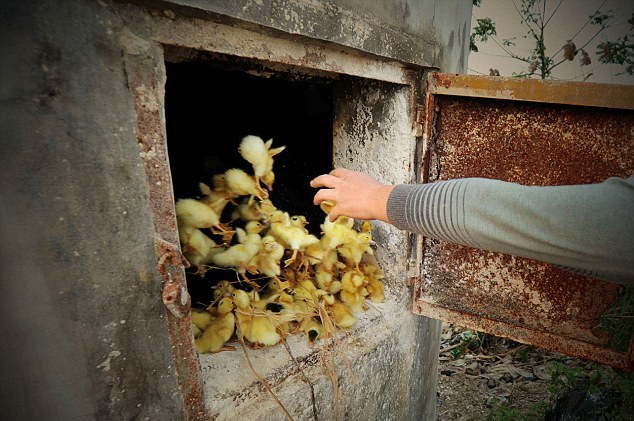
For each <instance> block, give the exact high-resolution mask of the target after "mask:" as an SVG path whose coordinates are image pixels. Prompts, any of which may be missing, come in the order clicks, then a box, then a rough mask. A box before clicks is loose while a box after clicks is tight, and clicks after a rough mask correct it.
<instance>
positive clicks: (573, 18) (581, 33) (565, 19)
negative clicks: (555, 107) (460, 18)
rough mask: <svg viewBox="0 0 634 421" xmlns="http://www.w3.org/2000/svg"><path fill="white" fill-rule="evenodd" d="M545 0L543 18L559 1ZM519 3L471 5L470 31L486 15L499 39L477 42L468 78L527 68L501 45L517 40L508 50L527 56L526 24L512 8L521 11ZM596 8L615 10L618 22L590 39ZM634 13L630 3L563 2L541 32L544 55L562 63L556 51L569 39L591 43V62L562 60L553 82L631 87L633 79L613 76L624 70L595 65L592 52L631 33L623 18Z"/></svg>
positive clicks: (497, 0) (499, 0)
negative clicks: (591, 18)
mask: <svg viewBox="0 0 634 421" xmlns="http://www.w3.org/2000/svg"><path fill="white" fill-rule="evenodd" d="M544 1H545V2H546V15H548V16H550V14H552V11H553V10H555V8H556V7H557V5H559V3H560V0H544ZM521 2H522V0H482V2H481V5H480V7H476V6H473V15H472V23H471V27H472V28H473V27H475V26H476V24H477V23H476V19H477V18H485V17H490V18H491V19H492V20H493V22H495V24H496V30H497V35H496V36H494V37H493V38H490V39H489V41H487V42H486V43H477V46H478V49H479V52H477V53H474V52H471V53H470V54H469V70H468V73H469V74H485V75H488V74H489V69H490V68H494V69H498V71H499V72H500V76H512V75H513V72H515V73H520V72H522V70H525V69H526V65H525V63H524V62H521V61H518V60H516V59H513V58H510V57H509V56H508V54H506V53H505V52H504V50H503V49H502V47H501V44H502V40H503V39H509V38H515V40H514V42H515V43H516V44H517V46H515V47H509V49H510V50H511V51H513V52H514V53H515V54H517V55H520V56H528V55H529V51H530V49H531V47H532V46H531V43H530V42H529V41H528V40H527V39H526V38H524V36H525V35H526V33H527V32H528V29H527V27H526V25H522V23H521V19H520V15H519V13H518V12H517V10H516V8H515V6H517V8H518V9H519V7H520V5H521ZM542 4H543V3H542ZM599 8H600V10H602V11H608V10H614V11H615V12H616V13H615V16H616V20H615V21H614V23H613V24H612V25H611V26H610V28H608V29H606V30H604V31H603V32H601V33H600V34H599V35H597V36H596V37H594V36H595V34H596V32H597V30H598V27H597V26H595V25H591V24H589V23H587V22H588V20H589V16H591V15H592V14H593V13H594V12H595V11H596V10H597V9H599ZM632 11H634V0H561V4H560V5H559V7H558V9H557V11H556V13H555V14H554V15H553V18H552V19H551V20H550V22H549V23H548V25H547V26H546V29H545V31H544V34H545V45H546V54H547V55H549V56H551V57H553V58H554V60H555V62H559V61H560V60H561V59H563V51H559V52H558V53H557V54H555V53H556V52H557V51H558V50H560V48H561V47H562V46H563V45H564V44H565V43H566V41H567V40H570V39H571V40H572V41H573V42H574V44H575V45H576V47H577V48H578V49H579V48H580V47H582V46H583V45H584V44H586V43H587V42H588V41H590V43H589V44H588V45H587V46H586V47H585V48H584V49H585V50H586V51H587V52H588V54H589V56H590V59H591V60H592V63H591V64H590V65H589V66H580V65H579V57H580V54H577V56H576V57H575V59H574V61H572V62H571V61H566V62H564V63H562V64H560V65H559V66H557V67H556V68H555V69H554V70H553V79H557V80H570V81H578V82H581V81H584V79H585V81H587V82H596V83H617V84H627V85H634V76H631V75H627V74H624V75H617V73H619V72H622V71H623V67H621V66H618V65H610V64H602V63H599V60H598V56H597V55H596V53H595V52H596V49H597V48H596V46H597V45H598V44H599V43H601V42H603V41H606V40H615V39H617V38H618V37H620V36H623V35H625V34H627V33H628V32H629V28H630V25H629V23H628V22H627V20H628V19H629V18H630V17H631V16H632ZM584 25H585V26H584ZM593 37H594V39H592V38H593ZM496 41H497V42H496ZM590 73H591V75H589V74H590Z"/></svg>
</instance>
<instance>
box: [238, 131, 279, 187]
mask: <svg viewBox="0 0 634 421" xmlns="http://www.w3.org/2000/svg"><path fill="white" fill-rule="evenodd" d="M272 145H273V139H269V140H268V141H266V143H265V142H264V141H263V140H262V138H260V137H258V136H253V135H248V136H245V137H243V138H242V140H241V142H240V146H239V147H238V152H239V153H240V155H242V157H243V158H244V159H245V160H246V161H247V162H249V163H250V164H251V165H252V166H253V172H254V173H255V178H256V181H257V184H258V186H259V184H260V181H262V182H263V183H264V184H265V185H266V186H267V187H268V189H269V190H273V182H274V181H275V174H274V173H273V157H274V156H275V155H277V154H279V153H280V152H282V151H283V150H284V149H285V148H286V146H280V147H277V148H271V146H272Z"/></svg>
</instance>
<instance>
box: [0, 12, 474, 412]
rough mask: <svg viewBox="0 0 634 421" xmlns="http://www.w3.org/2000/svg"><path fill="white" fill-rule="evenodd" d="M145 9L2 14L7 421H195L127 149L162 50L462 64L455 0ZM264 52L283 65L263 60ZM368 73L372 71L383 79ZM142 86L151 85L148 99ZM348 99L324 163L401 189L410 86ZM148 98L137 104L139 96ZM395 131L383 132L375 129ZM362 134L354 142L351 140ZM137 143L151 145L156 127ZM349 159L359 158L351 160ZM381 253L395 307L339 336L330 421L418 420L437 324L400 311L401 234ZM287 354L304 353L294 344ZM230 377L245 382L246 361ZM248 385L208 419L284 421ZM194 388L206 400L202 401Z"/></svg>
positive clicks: (137, 172)
mask: <svg viewBox="0 0 634 421" xmlns="http://www.w3.org/2000/svg"><path fill="white" fill-rule="evenodd" d="M150 3H151V4H152V7H151V8H150V6H147V8H146V6H143V5H141V4H140V3H139V4H132V5H130V4H129V3H119V2H114V3H113V2H86V1H80V0H77V1H71V0H69V1H64V2H55V1H48V0H40V1H29V2H20V1H17V0H11V1H8V2H5V3H4V4H3V6H2V10H1V11H0V47H1V50H2V51H3V60H2V62H1V63H0V82H1V84H0V122H1V127H3V133H2V135H0V145H1V150H2V153H1V154H0V160H1V161H0V171H1V174H0V175H1V177H0V183H1V184H0V185H1V186H2V190H1V191H2V196H3V199H2V201H0V221H1V222H0V241H2V247H1V248H0V253H1V254H0V256H1V258H2V262H3V264H2V265H0V279H1V280H2V287H3V290H2V291H3V295H2V297H3V304H2V306H0V329H1V330H0V333H2V337H3V341H2V342H1V345H0V354H1V355H0V356H1V358H0V378H2V382H3V384H2V388H1V390H0V402H2V408H3V418H5V419H10V420H13V419H15V420H23V419H24V420H26V419H29V420H30V419H48V420H57V419H59V420H73V419H98V420H102V419H103V420H111V419H150V420H177V419H187V418H188V417H189V418H194V417H195V414H192V412H191V410H190V412H188V409H187V408H189V407H188V405H186V404H185V402H184V399H189V398H190V397H189V396H183V395H184V394H185V395H187V393H188V392H189V391H188V390H183V391H182V393H181V390H180V389H179V387H180V386H182V384H180V383H179V375H178V374H177V368H179V367H182V362H181V361H175V360H174V358H175V355H176V356H182V354H179V353H174V352H172V351H173V349H174V348H173V347H174V340H173V337H171V336H170V326H172V325H170V321H169V316H168V315H167V312H166V310H165V308H164V306H163V304H162V302H161V300H160V297H161V283H162V278H161V276H160V275H159V273H158V270H157V254H156V250H155V244H154V237H155V226H154V225H153V218H154V217H155V214H154V209H153V207H152V206H151V205H150V203H149V202H148V198H149V197H150V195H151V191H152V189H153V188H155V186H149V185H148V178H147V174H146V168H144V165H145V162H144V159H146V158H145V157H144V156H142V154H140V153H139V152H140V149H139V147H140V146H139V144H138V142H142V140H143V139H140V138H139V136H140V135H141V134H140V133H139V127H142V126H143V124H145V123H147V122H145V121H144V122H139V121H137V116H138V115H140V114H139V113H140V112H143V110H141V109H140V107H141V108H143V107H145V106H147V107H148V108H149V111H148V113H149V114H151V115H153V116H154V117H153V118H154V120H153V121H155V122H159V123H161V121H162V111H161V110H162V98H161V97H160V94H161V89H162V87H161V85H160V84H161V83H164V74H163V70H164V69H163V67H162V66H163V64H162V62H160V59H161V49H160V46H159V44H158V42H170V43H172V44H174V45H178V46H186V47H188V48H200V49H207V50H210V51H217V50H219V49H222V48H227V49H230V48H231V47H230V46H228V45H226V46H223V45H218V42H219V41H218V40H223V42H224V41H226V40H227V39H231V34H229V35H226V34H228V33H229V32H231V31H230V28H231V27H232V26H233V25H235V26H236V27H242V28H246V29H249V30H251V31H255V32H256V33H257V32H258V31H260V32H261V33H262V34H264V33H267V34H269V35H270V34H273V35H275V36H281V35H284V34H286V35H288V36H285V37H282V38H283V40H282V41H283V42H286V43H289V42H290V43H291V44H292V43H293V42H295V41H296V42H297V43H298V45H299V46H303V47H305V46H309V47H310V45H311V44H310V42H311V40H315V41H316V42H317V41H318V42H322V43H323V41H326V43H325V44H320V45H321V46H322V47H320V48H322V50H320V51H326V50H327V46H328V45H337V44H341V45H343V46H345V47H346V48H345V52H338V53H337V54H344V53H345V54H348V56H349V57H351V59H352V60H353V61H354V60H356V59H357V58H356V57H357V55H358V54H356V53H355V51H358V52H359V53H371V54H372V56H367V55H366V56H364V58H363V60H369V58H368V57H376V58H377V60H378V61H380V60H379V59H380V58H381V57H383V58H386V59H389V60H392V61H398V62H400V63H403V67H408V66H409V67H411V66H423V67H424V66H437V67H440V68H441V69H443V70H446V71H451V72H461V71H464V70H465V66H466V61H465V59H466V48H465V43H466V40H467V39H468V33H466V31H468V25H467V23H466V22H468V21H469V19H470V5H465V4H466V3H469V2H463V3H464V4H461V5H459V6H458V5H455V4H454V3H455V2H443V1H423V2H416V1H413V0H412V1H393V2H388V1H383V2H380V5H381V6H382V7H379V6H378V5H376V4H366V2H362V1H352V0H350V1H340V2H331V3H326V2H316V1H283V2H267V1H237V0H236V1H228V2H213V3H211V2H203V1H194V0H191V1H185V0H182V1H174V2H150ZM367 3H372V2H367ZM447 3H452V4H454V5H448V4H447ZM467 6H468V7H467ZM395 11H401V12H399V13H395ZM457 17H460V20H459V21H458V20H457ZM226 24H229V25H226ZM225 25H226V26H225ZM225 29H226V31H225ZM222 34H225V35H226V36H225V38H222V37H221V36H220V35H222ZM289 34H293V35H292V36H291V35H289ZM255 43H256V41H253V43H252V44H250V45H255ZM333 43H334V44H333ZM324 45H325V46H326V47H324ZM309 47H306V48H309ZM249 48H251V47H249ZM289 50H290V49H289ZM342 51H343V49H342ZM271 52H273V53H274V54H278V53H276V52H275V51H266V50H263V51H261V52H259V53H257V54H260V53H261V54H263V55H267V54H269V53H271ZM254 54H255V53H254ZM329 54H330V53H329ZM332 54H333V57H334V56H335V55H336V54H335V53H332ZM326 56H327V57H331V56H328V55H326ZM291 59H294V58H293V57H291ZM337 60H341V58H338V59H337V58H336V57H335V58H333V59H332V63H336V62H337ZM289 61H290V60H289ZM298 61H301V57H300V58H298ZM326 61H327V60H322V66H324V67H326V66H327V65H328V63H330V62H328V63H326V64H324V63H323V62H326ZM355 63H356V62H355ZM359 63H363V62H362V61H360V62H359ZM297 64H301V63H299V62H298V63H297ZM307 64H310V63H307ZM333 66H334V65H333ZM392 67H394V68H397V67H398V66H392ZM325 70H328V71H336V69H335V68H334V67H333V68H328V69H325ZM371 70H372V71H373V72H376V74H377V75H378V74H381V73H382V72H385V71H386V70H385V68H383V67H381V66H380V65H371ZM388 70H389V69H388ZM353 71H354V69H353ZM131 72H132V73H134V74H131ZM148 75H150V76H149V79H148V80H149V81H150V82H153V83H154V85H148V86H144V85H143V81H144V80H145V79H144V78H145V77H148ZM390 75H391V73H390ZM389 77H390V78H392V77H393V78H394V79H398V77H399V76H398V75H395V76H389ZM131 82H134V83H137V85H135V86H134V87H133V86H131ZM133 89H137V90H136V91H134V92H133ZM342 89H343V91H342V92H341V93H340V95H342V96H345V95H351V96H352V97H356V100H354V101H351V102H350V103H349V105H348V106H346V107H344V106H342V107H341V108H340V109H339V110H338V119H339V120H338V123H337V124H336V128H338V129H337V131H336V133H335V134H334V139H335V150H336V153H335V157H334V162H335V164H346V165H347V164H350V165H349V166H350V167H353V168H360V169H365V170H367V171H369V172H371V173H372V174H374V175H375V176H377V177H379V178H381V179H383V180H385V181H390V182H412V181H414V179H415V175H414V172H413V167H414V165H415V162H414V156H413V153H412V152H413V151H414V149H415V141H416V139H415V138H414V137H413V136H412V134H411V132H410V128H411V115H412V110H411V106H412V100H411V96H412V95H413V94H414V92H413V91H412V87H411V86H410V87H407V86H405V85H400V86H392V85H390V84H388V83H385V82H382V83H378V84H374V83H367V84H366V83H361V84H359V85H351V86H349V87H347V88H346V87H342ZM146 93H147V94H148V96H147V97H146V98H144V99H143V101H142V102H141V103H139V101H138V95H139V94H146ZM153 95H155V96H153ZM361 95H368V96H369V97H368V98H369V99H370V100H369V101H368V102H366V101H365V98H363V97H361ZM135 96H136V97H137V102H136V103H135ZM384 100H387V101H388V103H387V104H384ZM139 104H141V105H139ZM393 113H398V117H394V116H393V115H392V114H393ZM401 113H403V114H401ZM364 118H367V120H365V121H364V120H363V119H364ZM391 121H395V122H396V124H395V125H394V126H393V127H385V126H383V127H381V124H385V123H386V122H391ZM366 123H367V124H366ZM148 124H149V123H148ZM361 127H366V128H367V132H365V133H357V134H355V133H354V130H358V129H359V128H361ZM155 128H156V127H155ZM145 135H146V136H148V134H147V133H146V134H145ZM149 136H158V137H159V138H160V136H161V127H160V126H159V127H158V129H157V131H156V132H152V133H150V134H149ZM365 136H367V138H365ZM141 137H142V136H141ZM159 140H160V139H159ZM366 142H367V144H366ZM394 142H401V143H394ZM396 145H398V146H396ZM349 146H352V147H358V148H359V150H360V151H363V152H359V153H358V154H353V155H347V153H346V152H345V151H347V150H349V149H350V148H349ZM368 146H369V147H368ZM377 236H378V237H377V241H379V242H380V243H381V244H382V245H383V248H382V252H381V255H380V256H379V258H380V259H381V261H382V262H389V263H390V264H389V265H384V266H385V267H387V268H388V270H387V272H388V275H389V276H388V277H389V279H388V285H389V291H388V295H389V300H388V302H387V303H386V304H385V305H384V306H383V307H380V308H379V311H377V312H375V313H370V314H368V315H367V319H368V320H366V321H365V323H361V327H360V329H359V330H358V331H357V332H356V333H355V334H354V335H350V336H348V337H347V339H346V340H347V341H348V342H347V344H348V349H349V352H350V356H351V360H352V368H353V372H356V373H357V375H356V377H357V383H355V384H354V385H351V384H350V379H351V377H347V376H346V375H345V370H346V368H345V364H343V363H341V362H340V363H339V371H338V372H339V373H342V378H341V382H342V385H343V387H342V396H340V399H341V403H340V405H341V408H340V412H339V413H340V415H342V416H343V415H344V414H345V417H346V419H395V420H396V419H399V420H400V419H431V418H432V417H433V413H434V406H435V375H436V358H437V350H438V329H439V323H438V322H437V321H432V320H428V319H425V318H420V317H418V316H413V315H412V314H411V313H410V312H409V310H408V306H409V304H408V303H409V291H408V289H407V288H406V287H405V286H404V285H403V279H404V277H405V274H403V273H401V272H402V270H404V268H405V262H404V253H405V251H404V250H405V241H406V238H405V236H404V235H403V233H400V232H396V231H394V230H393V229H391V228H390V227H388V226H381V227H378V228H377ZM294 350H295V351H297V353H298V355H301V354H302V353H307V352H308V351H307V350H305V349H301V344H296V348H294ZM281 352H284V351H281ZM304 355H306V354H304ZM211 357H213V356H204V358H202V359H201V361H200V364H201V367H202V368H203V370H202V373H188V374H187V373H186V374H187V375H188V376H190V377H191V379H193V381H194V382H196V381H197V379H198V376H199V375H200V376H201V378H202V379H203V380H202V382H203V383H204V382H216V381H219V380H220V379H218V378H217V377H212V378H206V377H205V370H206V369H207V368H208V367H209V366H211V365H213V364H214V362H213V361H211V362H210V360H209V358H211ZM307 361H308V362H310V358H309V359H308V360H307ZM192 363H196V362H192ZM180 370H181V377H182V375H183V374H182V368H181V369H180ZM241 370H242V371H246V369H245V366H244V364H242V366H241ZM306 370H307V372H309V374H311V376H313V378H316V379H317V380H315V387H316V388H317V389H318V391H319V392H320V398H319V399H320V400H319V408H320V411H323V412H322V414H321V415H322V418H324V419H326V418H328V417H329V416H331V415H332V414H333V413H334V412H333V411H334V409H333V408H332V406H331V405H330V404H329V403H330V402H332V399H333V396H331V395H329V390H331V387H330V384H329V381H328V380H327V379H326V378H325V377H324V376H323V373H320V371H319V361H318V360H315V359H313V364H312V365H310V364H309V365H308V367H307V368H306ZM217 373H219V372H217ZM253 383H254V382H253V381H252V380H251V381H250V385H249V387H247V388H245V389H244V390H237V391H235V393H236V394H237V395H239V396H242V397H245V396H246V399H245V401H244V402H243V403H242V404H241V406H240V408H239V410H236V411H234V409H235V408H232V407H221V406H220V402H216V401H215V400H214V399H213V398H210V399H208V401H207V402H205V404H206V405H207V407H208V408H211V409H210V410H209V412H210V413H218V414H219V415H220V414H224V418H222V417H219V418H220V419H227V418H229V417H231V416H237V415H244V416H246V415H245V414H248V415H249V416H250V417H251V419H257V418H264V416H263V414H270V413H271V412H272V411H276V410H279V408H277V407H276V405H275V403H274V402H272V401H271V400H270V398H269V397H268V396H267V395H266V393H264V392H261V391H260V392H259V393H256V392H254V391H256V390H257V384H255V386H254V385H253ZM302 388H303V389H302ZM203 390H204V391H205V393H209V389H205V386H204V385H203ZM295 390H304V391H305V384H304V383H302V380H301V379H300V377H299V376H298V375H297V374H294V375H290V376H285V377H283V378H282V380H281V381H280V383H279V384H278V385H277V386H276V391H277V392H278V393H279V395H280V397H284V396H289V395H290V394H292V393H293V391H295ZM330 393H331V392H330ZM305 402H306V400H305V399H304V402H303V403H304V404H305ZM368 402H370V403H368ZM299 403H301V402H299ZM188 404H191V402H190V401H188ZM215 405H218V406H217V407H216V406H215ZM253 408H260V409H259V410H258V411H262V412H258V411H256V412H253V410H252V409H253ZM295 409H296V412H295V414H296V415H298V419H309V418H310V417H311V413H310V409H307V406H301V405H300V406H299V407H298V408H295ZM232 411H234V412H232ZM307 411H308V412H307ZM276 414H277V415H275V416H279V418H280V419H281V418H283V417H282V416H281V415H280V413H279V411H278V412H276ZM301 414H305V415H304V416H301ZM390 414H391V415H390ZM244 416H242V419H246V418H244ZM200 419H203V417H200ZM267 419H268V418H267Z"/></svg>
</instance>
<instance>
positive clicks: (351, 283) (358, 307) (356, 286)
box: [339, 269, 368, 313]
mask: <svg viewBox="0 0 634 421" xmlns="http://www.w3.org/2000/svg"><path fill="white" fill-rule="evenodd" d="M365 282H367V281H366V277H365V275H364V274H363V272H361V271H360V270H358V269H351V270H348V271H347V272H345V273H344V274H343V276H342V277H341V286H342V289H341V291H339V299H340V300H341V302H343V303H345V304H347V305H348V306H350V309H351V310H352V311H353V312H354V313H362V312H363V311H365V310H366V304H365V297H366V295H367V294H368V291H367V289H366V288H365Z"/></svg>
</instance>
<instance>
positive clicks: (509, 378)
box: [500, 373, 513, 383]
mask: <svg viewBox="0 0 634 421" xmlns="http://www.w3.org/2000/svg"><path fill="white" fill-rule="evenodd" d="M500 380H501V381H503V382H504V383H513V376H511V374H510V373H504V374H503V375H502V377H500Z"/></svg>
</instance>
